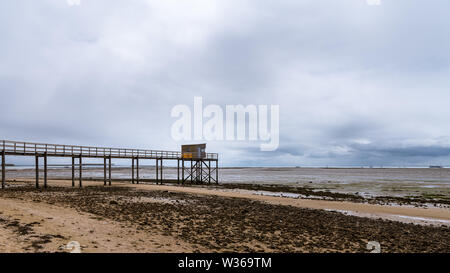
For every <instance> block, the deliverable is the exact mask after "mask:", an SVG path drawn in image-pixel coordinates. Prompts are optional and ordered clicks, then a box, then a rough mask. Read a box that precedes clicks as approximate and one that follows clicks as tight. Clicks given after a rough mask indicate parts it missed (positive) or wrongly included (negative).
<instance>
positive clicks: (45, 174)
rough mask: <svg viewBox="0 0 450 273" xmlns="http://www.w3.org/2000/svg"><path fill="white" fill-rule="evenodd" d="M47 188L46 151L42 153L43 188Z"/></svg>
mask: <svg viewBox="0 0 450 273" xmlns="http://www.w3.org/2000/svg"><path fill="white" fill-rule="evenodd" d="M46 188H47V153H45V154H44V189H46Z"/></svg>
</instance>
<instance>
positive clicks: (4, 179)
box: [2, 150, 6, 189]
mask: <svg viewBox="0 0 450 273" xmlns="http://www.w3.org/2000/svg"><path fill="white" fill-rule="evenodd" d="M5 182H6V162H5V150H2V189H4V188H5Z"/></svg>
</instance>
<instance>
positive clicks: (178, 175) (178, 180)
mask: <svg viewBox="0 0 450 273" xmlns="http://www.w3.org/2000/svg"><path fill="white" fill-rule="evenodd" d="M177 183H178V184H180V160H179V159H177Z"/></svg>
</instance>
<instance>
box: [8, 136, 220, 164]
mask: <svg viewBox="0 0 450 273" xmlns="http://www.w3.org/2000/svg"><path fill="white" fill-rule="evenodd" d="M0 150H3V151H5V153H8V154H13V155H39V154H47V155H48V156H83V157H113V158H143V159H145V158H149V159H152V158H163V159H181V158H186V157H185V156H182V153H181V152H175V151H161V150H142V149H121V148H105V147H91V146H74V145H58V144H47V143H31V142H19V141H9V140H0ZM202 159H209V160H217V159H218V154H217V153H205V154H203V155H202Z"/></svg>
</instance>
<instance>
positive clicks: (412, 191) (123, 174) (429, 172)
mask: <svg viewBox="0 0 450 273" xmlns="http://www.w3.org/2000/svg"><path fill="white" fill-rule="evenodd" d="M163 172H164V178H165V179H176V178H177V170H176V168H170V167H166V168H164V171H163ZM77 173H78V171H76V174H77ZM139 176H140V178H143V179H153V178H155V167H154V166H141V168H140V172H139ZM7 177H8V178H19V177H24V178H34V177H35V171H34V169H32V167H29V168H20V169H18V168H14V167H10V168H8V170H7ZM41 177H42V174H41ZM48 177H49V179H51V178H70V177H71V168H70V167H67V168H61V167H58V168H50V169H49V173H48ZM83 177H86V178H102V177H103V168H98V167H91V166H89V167H85V169H84V170H83ZM112 177H113V179H114V178H121V179H124V178H131V168H130V167H124V166H121V167H120V166H115V167H113V169H112ZM219 180H220V182H221V183H256V184H279V185H287V186H303V187H310V188H313V189H317V190H329V191H335V192H343V193H354V194H358V195H362V196H377V195H378V196H379V195H387V196H410V195H414V196H422V195H424V194H425V195H429V196H440V197H444V198H450V169H448V168H443V169H429V168H386V169H378V168H373V169H372V168H224V169H220V172H219Z"/></svg>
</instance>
